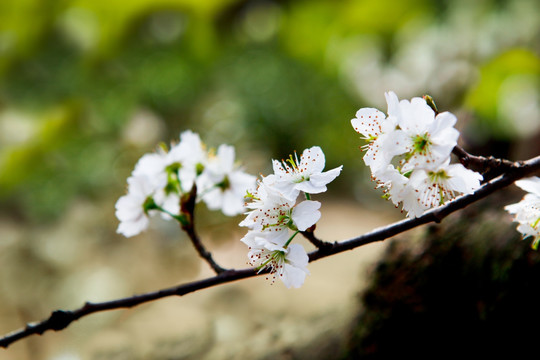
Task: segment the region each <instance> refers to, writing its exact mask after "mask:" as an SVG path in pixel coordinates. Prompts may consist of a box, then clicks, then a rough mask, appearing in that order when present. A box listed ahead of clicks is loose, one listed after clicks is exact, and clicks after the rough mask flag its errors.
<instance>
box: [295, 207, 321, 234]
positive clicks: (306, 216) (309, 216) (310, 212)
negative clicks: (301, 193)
mask: <svg viewBox="0 0 540 360" xmlns="http://www.w3.org/2000/svg"><path fill="white" fill-rule="evenodd" d="M320 207H321V203H320V202H318V201H312V200H305V201H302V202H301V203H300V204H298V205H296V206H295V207H294V208H293V210H292V215H291V217H292V220H293V222H294V224H295V225H296V227H297V228H298V230H300V231H305V230H307V229H308V228H309V227H311V226H312V225H313V224H315V223H316V222H317V221H319V219H320V218H321V213H320V211H319V208H320Z"/></svg>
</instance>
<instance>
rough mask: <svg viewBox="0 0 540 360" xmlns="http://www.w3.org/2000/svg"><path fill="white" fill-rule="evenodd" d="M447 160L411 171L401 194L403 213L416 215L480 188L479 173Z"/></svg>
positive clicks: (411, 215) (480, 176) (480, 178)
mask: <svg viewBox="0 0 540 360" xmlns="http://www.w3.org/2000/svg"><path fill="white" fill-rule="evenodd" d="M449 161H450V160H449V159H448V160H447V161H446V162H445V163H444V164H442V165H440V166H439V167H437V168H434V169H431V170H428V169H415V170H414V171H413V172H412V174H411V177H410V178H409V182H408V183H407V186H406V187H405V188H404V189H403V190H402V193H401V198H402V202H403V209H404V210H405V211H407V216H409V217H418V216H420V215H422V214H423V213H424V211H426V210H428V209H430V208H433V207H437V206H440V205H443V204H445V203H446V202H447V201H451V200H453V199H454V198H456V197H457V196H458V195H460V194H472V193H473V192H474V191H475V190H476V189H478V188H479V187H480V181H481V180H482V178H483V177H482V175H480V174H479V173H477V172H474V171H472V170H469V169H467V168H465V167H464V166H463V165H461V164H449Z"/></svg>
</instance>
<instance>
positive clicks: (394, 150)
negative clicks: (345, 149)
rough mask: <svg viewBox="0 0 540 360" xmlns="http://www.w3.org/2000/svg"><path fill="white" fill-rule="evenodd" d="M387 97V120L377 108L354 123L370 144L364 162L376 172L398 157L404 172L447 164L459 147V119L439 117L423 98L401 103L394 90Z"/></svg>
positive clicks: (446, 114)
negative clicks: (454, 150) (399, 156)
mask: <svg viewBox="0 0 540 360" xmlns="http://www.w3.org/2000/svg"><path fill="white" fill-rule="evenodd" d="M385 97H386V102H387V104H388V117H387V118H386V117H385V116H384V114H383V113H382V112H380V111H379V110H377V109H373V108H363V109H360V110H358V112H357V113H356V118H355V119H353V120H351V124H352V125H353V128H354V129H355V130H356V131H357V132H359V133H360V134H362V135H363V138H364V139H365V140H367V141H368V144H367V145H366V146H365V147H364V148H367V151H366V154H365V155H364V162H365V163H366V165H368V166H369V167H370V168H371V171H372V173H377V172H379V171H380V170H384V169H385V168H386V166H387V165H388V164H390V163H391V162H392V160H393V159H394V157H396V156H398V155H401V159H400V160H401V161H400V165H401V169H400V171H401V172H402V173H406V172H409V171H412V170H413V169H415V168H419V167H425V168H431V167H436V166H437V165H439V164H441V163H443V162H445V161H446V160H447V158H449V156H450V153H451V151H452V149H453V148H454V147H455V146H456V145H457V138H458V136H459V132H458V131H457V130H456V129H454V127H453V126H454V124H455V123H456V121H457V119H456V117H455V116H454V115H452V114H451V113H449V112H444V113H441V114H438V115H437V116H435V112H434V111H433V110H432V109H431V108H430V107H429V105H428V104H427V103H426V101H425V100H424V99H422V98H418V97H416V98H413V99H411V101H410V102H409V101H408V100H401V101H399V100H398V97H397V96H396V94H395V93H393V92H391V91H390V92H388V93H385Z"/></svg>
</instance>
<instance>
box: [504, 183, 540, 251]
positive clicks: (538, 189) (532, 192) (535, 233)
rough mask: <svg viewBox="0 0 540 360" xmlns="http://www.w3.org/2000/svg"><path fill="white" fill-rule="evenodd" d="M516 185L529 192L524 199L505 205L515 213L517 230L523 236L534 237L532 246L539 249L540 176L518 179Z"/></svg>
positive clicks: (509, 210) (511, 212) (510, 211)
mask: <svg viewBox="0 0 540 360" xmlns="http://www.w3.org/2000/svg"><path fill="white" fill-rule="evenodd" d="M516 185H517V186H518V187H520V188H521V189H523V190H525V191H527V192H528V194H526V195H525V196H524V197H523V199H522V200H521V201H520V202H518V203H516V204H511V205H507V206H505V210H506V211H508V212H509V213H510V214H513V215H514V221H515V222H518V223H519V225H518V227H517V230H518V231H519V232H520V233H521V234H522V235H523V238H527V237H533V243H532V247H533V248H534V249H538V245H539V243H540V178H538V177H531V178H526V179H522V180H518V181H516Z"/></svg>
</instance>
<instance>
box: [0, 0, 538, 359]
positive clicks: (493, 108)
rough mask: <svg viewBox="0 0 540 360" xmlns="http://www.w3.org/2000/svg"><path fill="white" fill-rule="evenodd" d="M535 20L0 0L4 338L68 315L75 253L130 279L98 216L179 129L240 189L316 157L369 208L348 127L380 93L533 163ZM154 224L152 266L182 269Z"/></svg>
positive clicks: (487, 148)
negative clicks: (228, 151) (240, 182)
mask: <svg viewBox="0 0 540 360" xmlns="http://www.w3.org/2000/svg"><path fill="white" fill-rule="evenodd" d="M539 14H540V2H538V1H536V0H530V1H528V0H480V1H468V0H454V1H452V0H446V1H438V0H388V1H368V0H357V1H352V0H349V1H347V0H342V1H335V0H305V1H240V0H129V1H128V0H125V1H120V0H118V1H115V0H107V1H106V0H45V1H44V0H2V1H0V274H2V275H0V281H2V283H0V287H1V288H2V293H1V294H0V297H2V298H1V299H0V300H1V301H2V302H3V303H4V304H10V305H11V306H13V307H14V308H16V311H15V312H13V311H11V312H9V314H10V316H12V318H11V320H10V321H5V322H4V324H6V325H5V326H6V328H4V326H2V330H3V331H4V332H6V331H9V330H11V329H12V327H13V326H16V325H15V324H19V323H20V321H21V320H24V321H31V320H36V318H42V317H43V316H44V314H46V312H47V311H49V310H52V308H53V307H59V306H60V305H63V304H67V305H69V306H72V307H73V306H78V305H79V304H80V302H78V301H83V300H84V296H83V294H82V293H79V294H78V297H77V296H75V297H72V298H70V299H71V300H69V301H66V302H65V303H64V302H62V301H65V300H60V299H64V298H65V297H66V296H68V295H69V294H71V293H73V292H74V291H75V290H73V289H72V288H70V286H71V287H73V285H74V284H77V283H80V282H86V280H87V278H86V277H84V276H86V275H88V274H86V275H84V276H83V275H82V274H79V275H80V276H81V278H77V277H75V278H71V277H69V276H68V275H66V272H67V273H69V272H72V273H71V275H73V276H75V275H74V274H76V272H73V271H74V270H73V269H74V268H76V266H77V265H80V264H81V263H82V261H83V259H84V260H88V259H87V258H86V256H85V254H95V253H103V252H106V253H107V255H108V256H110V258H107V260H103V262H105V263H107V264H108V266H111V267H114V266H113V264H116V265H117V266H121V264H120V263H122V262H125V263H126V270H125V275H126V278H129V266H130V265H129V263H130V260H128V259H124V260H118V259H120V258H121V256H122V254H125V252H127V251H130V250H129V249H130V246H132V247H136V245H133V244H134V243H136V242H137V241H139V240H134V241H133V242H131V239H130V240H129V241H126V240H125V239H124V240H119V236H117V235H115V234H114V231H115V228H116V226H117V223H116V220H115V219H114V203H115V201H116V199H117V198H118V197H119V196H121V195H122V194H123V193H124V189H125V179H126V177H127V176H128V175H129V173H130V171H131V169H132V168H133V165H134V164H135V162H136V161H137V159H138V158H139V157H140V156H141V155H142V154H144V153H146V152H149V151H152V150H153V149H155V147H156V144H158V143H159V142H160V141H164V142H167V143H168V142H169V141H171V140H175V139H177V138H178V134H179V133H180V132H181V131H183V130H186V129H192V130H194V131H196V132H198V133H199V134H200V135H201V137H202V139H203V140H204V141H205V142H206V143H207V144H208V145H209V146H218V145H219V144H221V143H228V144H231V145H234V146H236V149H237V157H238V158H239V159H240V160H242V161H243V163H244V165H245V167H246V169H247V171H248V172H251V173H253V174H258V173H263V174H266V173H268V172H269V171H270V170H271V168H270V165H271V164H270V158H282V157H286V156H287V155H288V154H289V153H290V152H292V151H293V150H298V151H301V150H302V149H304V148H306V147H310V146H313V145H319V146H321V147H322V148H323V150H324V151H325V153H326V155H327V168H333V167H336V166H338V165H340V164H344V171H343V173H342V176H340V178H339V179H338V180H337V181H336V182H335V184H334V185H333V186H331V189H330V191H331V193H332V195H328V196H333V197H338V198H341V199H351V198H354V199H355V201H356V202H357V204H360V205H364V206H366V205H368V204H369V206H370V207H371V208H375V209H378V208H379V206H380V205H378V204H379V202H376V203H374V201H376V200H375V199H376V198H377V197H378V196H379V195H380V194H379V193H377V192H375V191H373V190H372V187H373V185H372V184H370V182H369V175H368V174H367V173H366V172H365V171H364V169H363V168H364V166H363V162H362V161H361V156H362V154H361V153H360V151H359V149H358V146H360V145H362V143H361V142H360V140H359V136H358V134H356V133H354V131H353V130H352V127H351V126H350V123H349V120H350V119H351V118H352V117H354V114H355V112H356V110H357V109H358V108H360V107H366V106H367V107H377V108H379V109H381V110H383V111H386V104H385V101H384V92H385V91H388V90H393V91H395V92H396V93H397V95H398V96H399V98H410V97H413V96H421V95H423V94H426V93H428V94H430V95H432V96H433V97H434V98H435V100H436V102H437V104H438V106H439V108H440V109H441V110H449V111H452V112H453V113H455V114H456V115H457V116H458V118H459V122H458V125H457V126H458V128H459V129H460V131H461V132H462V138H461V141H463V142H464V146H465V147H466V148H467V149H469V150H471V151H472V152H476V153H479V154H482V153H484V154H494V155H500V156H506V157H509V158H517V157H527V156H532V155H536V154H538V153H539V152H540V146H539V143H540V141H539V137H538V136H539V135H538V134H539V130H540V15H539ZM387 205H388V204H387ZM391 207H392V206H388V207H386V208H385V207H384V204H383V205H382V208H381V209H385V210H388V209H390V208H391ZM201 211H204V210H201ZM381 211H383V210H381ZM201 218H205V217H204V216H201ZM236 220H238V219H235V221H233V224H232V225H231V226H233V225H234V226H235V224H236V223H237V222H238V221H236ZM225 222H226V220H225V219H223V218H222V217H219V216H218V215H215V214H213V215H212V216H207V217H206V220H204V221H203V225H204V226H206V227H207V228H208V229H210V230H209V231H210V232H212V231H215V232H220V231H221V229H222V227H223V226H224V225H223V224H224V223H225ZM354 225H355V224H351V226H354ZM160 226H161V230H160V231H159V232H158V233H157V235H156V233H153V236H154V237H156V236H157V238H158V240H159V241H158V244H159V250H151V251H155V254H154V255H155V259H154V260H155V261H158V262H159V264H161V265H159V266H162V267H163V270H164V271H167V269H169V270H170V268H171V267H173V268H174V267H175V266H179V265H177V264H178V262H179V261H180V260H181V261H182V262H183V263H184V265H185V264H188V265H189V264H191V265H192V267H196V265H193V264H197V260H196V259H195V260H190V259H191V257H192V255H193V254H192V253H187V255H186V254H184V255H182V254H183V253H182V254H180V255H179V254H176V255H175V254H174V253H175V251H176V249H177V247H176V245H177V243H173V242H172V241H173V240H171V239H177V238H178V236H179V235H178V231H177V229H176V228H175V227H174V226H172V225H167V224H161V225H160ZM213 229H214V230H213ZM215 242H217V243H219V241H218V240H215ZM136 244H139V243H136ZM139 245H140V246H142V247H143V248H144V249H145V250H144V251H150V250H148V249H147V248H146V247H144V246H147V247H148V246H149V245H141V244H139ZM171 249H175V250H174V251H171ZM104 250H105V251H104ZM141 251H143V250H141ZM144 251H143V252H144ZM113 254H117V255H118V258H113V257H112V256H113ZM188 255H189V256H188ZM95 256H96V257H97V258H99V256H98V255H95ZM124 256H125V255H124ZM143 258H144V256H143ZM143 258H142V259H141V261H144V259H143ZM156 259H157V260H156ZM179 259H180V260H179ZM148 261H150V260H148ZM21 264H23V266H22V267H21ZM101 265H103V264H101V263H100V261H95V262H94V263H93V264H92V265H91V266H94V267H91V266H90V265H89V266H90V269H96V268H98V267H99V266H101ZM17 266H19V268H18V267H17ZM14 269H17V270H14ZM100 269H101V268H100ZM178 269H180V268H179V267H178ZM184 270H185V269H184V268H182V271H184ZM89 271H90V270H89ZM111 271H112V270H111ZM116 271H118V270H116ZM178 271H180V270H178ZM156 273H159V272H158V271H157V270H156ZM43 274H45V275H46V276H43ZM193 274H196V272H194V270H192V271H191V272H189V271H188V272H187V275H186V279H189V278H190V276H193ZM38 275H41V276H38ZM71 275H70V276H71ZM102 275H103V276H102V278H100V279H101V280H95V281H96V282H97V283H100V284H101V285H103V284H102V282H103V281H104V280H103V279H105V278H107V279H109V280H110V278H111V277H112V278H114V276H111V274H110V273H106V272H105V273H103V274H102ZM116 276H118V274H117V275H116ZM148 276H149V275H148ZM119 278H120V279H124V278H123V277H121V276H119ZM149 278H151V277H150V276H149ZM175 279H177V278H175ZM68 280H69V281H68ZM109 280H107V281H109ZM184 280H185V279H184ZM107 281H105V282H107ZM110 281H112V280H110ZM150 281H152V280H150ZM150 283H152V282H150ZM59 284H60V285H59ZM61 284H63V285H61ZM111 284H113V285H111V288H114V289H116V290H117V293H115V292H114V291H113V292H112V293H111V292H109V293H106V294H107V297H110V296H113V295H114V294H116V295H118V296H125V295H126V292H125V291H121V290H125V289H122V288H120V289H118V287H117V285H115V284H117V283H114V282H112V283H111ZM154 284H155V282H154ZM160 284H161V283H160ZM162 285H163V286H165V285H170V282H169V283H167V282H166V281H163V284H162ZM59 287H62V289H64V290H60V289H59ZM105 287H106V286H105ZM66 289H67V290H66ZM129 289H131V288H129ZM30 290H31V291H32V293H34V294H36V295H35V296H36V297H37V298H43V299H49V302H47V301H45V302H44V304H43V305H36V303H35V299H31V298H30V299H29V298H28V296H27V295H28V292H29V291H30ZM139 290H140V291H144V290H149V289H148V287H142V288H141V289H139ZM51 291H53V292H54V295H50V292H51ZM63 291H64V292H65V293H64V292H63ZM104 291H105V290H104ZM90 293H91V292H90ZM62 294H63V295H62ZM66 294H68V295H66ZM62 296H64V297H62ZM21 297H22V298H24V297H26V298H27V299H26V300H21ZM31 297H32V296H31ZM51 299H52V300H51ZM40 306H42V308H41V307H40ZM14 313H16V314H17V315H16V316H15V315H13V314H14ZM43 357H44V358H45V355H43Z"/></svg>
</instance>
